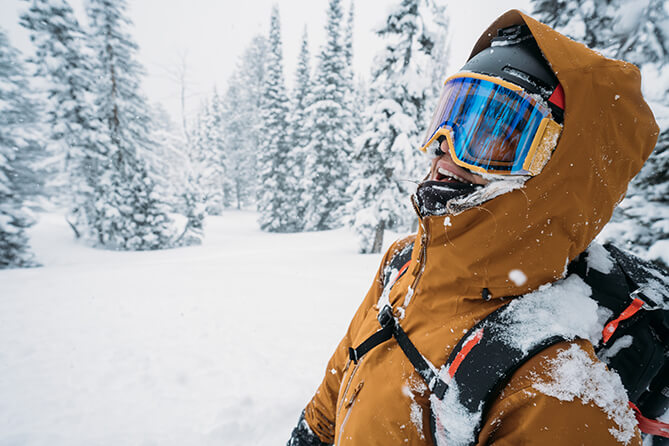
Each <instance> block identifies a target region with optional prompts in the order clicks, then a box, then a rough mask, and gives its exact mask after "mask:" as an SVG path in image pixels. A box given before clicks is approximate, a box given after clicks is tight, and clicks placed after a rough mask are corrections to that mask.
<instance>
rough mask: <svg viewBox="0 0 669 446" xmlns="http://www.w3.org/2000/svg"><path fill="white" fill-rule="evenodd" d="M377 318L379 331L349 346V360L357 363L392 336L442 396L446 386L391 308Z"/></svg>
mask: <svg viewBox="0 0 669 446" xmlns="http://www.w3.org/2000/svg"><path fill="white" fill-rule="evenodd" d="M378 320H379V324H381V329H380V330H379V331H377V332H376V333H374V334H373V335H371V336H370V337H369V338H367V339H366V340H365V341H363V342H362V344H360V345H359V346H358V347H356V348H353V347H349V349H348V354H349V358H350V359H351V361H353V362H356V363H357V362H358V361H359V360H360V359H361V358H362V357H363V356H364V355H365V354H366V353H367V352H369V351H370V350H371V349H373V348H374V347H376V346H377V345H379V344H381V343H383V342H385V341H387V340H389V339H390V338H391V337H394V338H395V340H396V341H397V343H398V344H399V346H400V348H401V349H402V352H404V355H405V356H406V357H407V358H408V359H409V362H411V365H413V367H414V369H416V371H417V372H418V374H419V375H420V376H421V377H422V378H423V379H424V380H425V382H426V383H427V385H428V387H429V389H430V391H431V392H432V393H434V394H435V395H437V397H438V398H440V399H441V398H443V397H444V393H445V392H446V389H447V388H448V386H447V385H446V383H445V382H444V381H443V380H442V379H441V378H439V376H438V375H437V372H436V370H434V368H433V367H431V366H430V364H428V362H427V361H426V360H425V358H424V357H423V355H421V354H420V352H419V351H418V349H417V348H416V346H415V345H414V344H413V342H411V339H409V336H408V335H407V334H406V332H405V331H404V329H402V326H401V325H400V323H399V322H398V321H397V320H396V319H395V316H394V315H393V310H392V308H391V307H390V306H389V305H386V306H385V307H383V309H382V310H381V311H380V312H379V316H378Z"/></svg>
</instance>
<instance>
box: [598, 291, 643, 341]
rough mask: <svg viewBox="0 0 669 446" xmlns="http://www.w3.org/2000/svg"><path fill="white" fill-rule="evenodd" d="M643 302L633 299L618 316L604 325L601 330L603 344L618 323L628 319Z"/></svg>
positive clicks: (611, 334)
mask: <svg viewBox="0 0 669 446" xmlns="http://www.w3.org/2000/svg"><path fill="white" fill-rule="evenodd" d="M643 304H644V302H643V301H642V300H641V299H639V298H636V299H634V300H633V301H632V303H631V304H630V306H629V307H627V308H625V311H623V312H622V313H620V316H618V317H617V318H616V319H614V320H612V321H611V322H609V323H608V324H606V327H604V330H602V338H603V339H604V343H605V344H606V343H607V342H609V339H611V336H613V333H615V331H616V330H617V329H618V324H620V323H621V322H622V321H624V320H625V319H629V318H631V317H632V316H634V315H635V314H636V312H637V311H639V310H640V309H641V307H643Z"/></svg>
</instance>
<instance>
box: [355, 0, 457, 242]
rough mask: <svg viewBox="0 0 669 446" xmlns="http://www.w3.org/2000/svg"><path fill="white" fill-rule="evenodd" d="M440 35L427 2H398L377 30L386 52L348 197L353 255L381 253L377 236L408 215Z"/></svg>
mask: <svg viewBox="0 0 669 446" xmlns="http://www.w3.org/2000/svg"><path fill="white" fill-rule="evenodd" d="M447 30H448V21H447V19H446V13H445V11H444V10H443V8H441V7H439V6H438V5H437V4H435V3H434V2H433V1H432V0H401V1H400V2H398V3H397V4H396V5H395V6H394V7H393V8H392V9H391V10H390V13H389V15H388V18H387V19H386V22H385V23H384V24H383V26H382V27H381V28H379V29H378V30H377V34H378V35H379V36H380V37H382V38H383V39H384V40H385V42H386V44H385V46H384V48H383V50H381V51H380V52H379V54H378V55H377V56H376V58H375V63H374V68H373V70H372V81H371V92H370V95H371V102H370V105H369V107H368V108H367V110H366V111H365V114H364V116H363V122H364V130H363V133H362V135H361V136H360V137H359V138H358V139H357V140H356V149H355V153H354V158H353V159H354V174H353V177H354V179H353V180H352V182H351V186H350V187H349V192H348V193H349V194H350V195H351V196H352V199H351V202H350V203H349V204H348V206H347V213H348V214H349V215H350V216H351V223H352V225H353V227H354V230H355V232H356V233H357V235H358V239H359V250H360V252H380V249H381V245H382V243H383V233H384V230H386V229H391V228H394V229H399V228H402V227H407V226H408V224H409V222H410V221H411V220H409V219H410V218H412V217H413V215H414V214H413V212H412V210H411V206H410V200H409V195H410V193H411V192H412V191H413V184H414V183H412V182H411V181H409V180H413V181H415V182H417V181H418V180H419V179H420V177H421V176H422V174H424V172H425V171H426V168H427V167H426V166H427V160H426V159H425V157H423V156H421V155H420V152H419V151H418V149H417V148H418V145H419V139H420V138H421V137H422V136H423V132H424V130H425V129H424V126H426V125H427V124H428V121H429V118H430V116H429V115H430V113H431V111H432V107H433V105H434V103H435V101H436V100H438V95H439V87H440V86H441V80H442V79H443V77H444V75H445V72H446V63H447V57H448V51H447V50H446V48H447V45H446V35H447Z"/></svg>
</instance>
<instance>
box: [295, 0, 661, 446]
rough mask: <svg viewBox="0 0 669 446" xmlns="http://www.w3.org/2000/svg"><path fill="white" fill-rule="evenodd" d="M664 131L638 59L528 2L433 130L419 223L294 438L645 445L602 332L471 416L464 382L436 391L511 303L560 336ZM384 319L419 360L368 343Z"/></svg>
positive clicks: (497, 34)
mask: <svg viewBox="0 0 669 446" xmlns="http://www.w3.org/2000/svg"><path fill="white" fill-rule="evenodd" d="M657 135H658V127H657V125H656V123H655V120H654V118H653V115H652V113H651V111H650V109H649V107H648V106H647V104H646V103H645V101H644V99H643V97H642V94H641V91H640V74H639V70H638V69H637V68H636V67H635V66H633V65H632V64H629V63H625V62H623V61H618V60H611V59H607V58H605V57H604V56H602V55H601V54H599V53H597V52H594V51H592V50H590V49H588V48H587V47H585V46H584V45H582V44H580V43H577V42H574V41H572V40H570V39H568V38H567V37H565V36H563V35H561V34H559V33H558V32H556V31H554V30H553V29H551V28H550V27H548V26H546V25H544V24H542V23H540V22H538V21H536V20H534V19H532V18H531V17H529V16H527V15H525V14H523V13H522V12H520V11H517V10H512V11H509V12H507V13H506V14H504V15H502V16H501V17H500V18H498V19H497V20H496V21H495V22H494V23H493V24H492V25H491V26H490V27H489V28H488V29H487V30H486V31H485V32H484V33H483V35H482V36H481V38H480V39H479V41H478V42H477V43H476V45H475V47H474V49H473V51H472V53H471V56H470V59H469V60H468V62H467V63H466V64H465V65H464V67H463V68H462V70H461V71H460V72H458V73H456V75H454V76H452V77H450V78H449V79H447V81H446V82H445V84H444V87H443V91H442V95H441V98H440V102H439V104H438V106H437V110H436V112H435V114H434V117H433V120H432V122H431V124H430V125H429V126H428V132H427V136H426V138H425V141H424V142H423V146H422V147H421V148H422V149H423V150H426V151H428V150H429V151H432V153H433V154H434V157H433V159H432V163H431V166H430V171H429V175H428V177H427V178H426V179H425V180H424V181H423V182H422V183H421V184H420V185H419V187H418V189H417V191H416V193H415V194H414V195H413V197H412V198H413V202H414V208H415V210H416V212H417V214H418V217H419V220H420V224H419V229H418V233H417V234H416V235H414V236H410V237H407V238H405V239H403V240H399V241H397V242H395V243H394V244H393V245H392V246H391V247H390V249H389V250H388V252H387V253H386V254H385V256H384V258H383V260H382V263H381V266H380V267H379V270H378V271H377V273H376V277H375V278H374V280H373V282H372V286H371V288H370V290H369V292H368V293H367V295H366V297H365V298H364V300H363V302H362V304H361V305H360V307H359V309H358V310H357V312H356V313H355V315H354V316H353V320H352V321H351V323H350V326H349V328H348V330H347V332H346V334H345V335H344V337H343V339H342V340H341V342H340V344H339V346H338V347H337V349H336V350H335V352H334V354H333V355H332V358H331V359H330V361H329V362H328V364H327V366H326V372H325V377H324V379H323V382H322V383H321V385H320V386H319V388H318V390H317V391H316V393H315V395H314V396H313V398H312V399H311V401H310V402H309V403H308V404H307V406H306V408H305V409H304V411H303V412H302V415H301V417H300V419H299V422H298V424H297V426H296V427H295V429H294V430H293V432H292V435H291V438H290V440H289V441H288V445H291V446H299V445H331V444H335V445H377V444H378V445H392V444H411V445H428V444H439V445H442V444H449V445H451V446H453V445H459V444H479V445H484V444H485V445H517V444H523V445H535V444H536V445H544V446H545V445H557V444H560V445H563V444H569V445H572V444H591V445H594V444H597V445H604V444H619V443H621V444H627V445H640V444H641V437H640V433H639V430H638V429H637V427H636V420H635V419H634V416H633V414H632V413H631V410H629V409H627V405H626V404H627V402H626V401H624V399H625V398H626V396H625V391H624V389H621V385H620V381H619V380H618V381H616V379H615V377H614V376H613V375H612V373H613V372H610V371H608V370H606V368H604V367H603V364H602V363H601V362H599V360H598V359H597V357H596V356H595V353H594V348H593V343H594V342H595V341H596V336H595V338H594V339H593V338H588V337H587V336H586V335H587V333H585V334H581V333H580V332H578V333H576V335H575V336H572V337H571V338H570V339H571V340H564V341H561V342H558V343H557V344H554V345H551V346H549V347H548V348H545V349H543V350H541V351H539V352H538V353H537V354H535V355H534V356H532V357H531V358H530V359H529V360H528V361H527V362H526V363H524V364H523V365H522V366H520V368H518V369H517V370H516V371H515V372H514V373H513V374H512V375H511V376H510V378H509V380H508V382H507V383H506V384H505V385H504V387H503V389H502V390H501V391H500V392H499V393H498V394H497V395H496V397H495V398H494V400H493V401H491V402H490V404H489V405H488V406H487V407H486V408H485V410H482V409H481V410H479V411H478V412H476V411H473V412H463V411H462V410H461V409H462V408H460V407H459V406H458V403H457V398H456V399H449V398H450V397H449V393H448V392H447V393H446V394H445V397H444V398H443V399H439V400H437V399H435V397H434V393H435V387H437V386H435V385H434V384H435V382H436V381H438V377H442V376H443V377H445V376H446V375H443V367H442V369H440V366H442V365H444V364H445V363H446V362H447V360H448V358H449V356H450V354H451V352H453V351H454V348H455V347H456V345H458V343H459V342H461V339H462V337H463V334H464V333H468V332H469V330H470V329H471V328H472V327H473V326H475V324H477V322H479V321H481V320H483V319H484V318H486V316H488V315H490V314H491V313H493V312H495V311H496V310H498V309H501V308H503V307H505V306H511V305H514V302H516V301H518V302H520V299H521V298H522V297H524V296H533V299H534V300H533V301H532V302H535V303H534V304H532V305H535V306H532V307H530V309H529V311H528V312H527V315H526V319H527V320H535V319H534V318H536V321H541V320H544V322H545V321H548V322H545V324H544V325H539V326H538V330H546V331H550V330H552V329H553V324H552V322H551V317H555V318H556V319H559V317H558V315H557V314H556V313H558V312H559V311H557V310H555V313H554V309H555V308H558V309H559V308H560V307H559V305H560V304H561V303H564V305H567V303H570V302H585V300H587V298H588V295H589V293H590V292H591V290H590V289H589V288H587V286H586V285H584V284H582V282H579V281H578V280H575V279H574V280H569V279H570V276H569V275H568V272H567V265H568V264H569V263H570V262H571V261H573V260H574V259H576V258H577V257H578V256H579V255H580V254H581V253H583V252H584V251H586V250H587V249H590V250H591V254H590V256H589V258H590V259H591V260H592V259H594V258H595V257H596V256H599V257H601V258H602V259H600V262H599V264H600V265H601V264H603V263H606V262H605V261H604V260H606V259H605V257H606V254H605V253H604V254H602V250H603V248H601V250H600V249H598V248H596V247H595V246H596V245H591V244H592V242H593V240H594V238H595V236H596V235H597V234H598V233H599V232H600V231H601V229H602V228H603V227H604V225H605V224H606V223H607V221H608V220H609V219H610V218H611V215H612V212H613V209H614V207H615V206H616V204H617V203H619V202H620V200H621V199H622V198H623V196H624V194H625V191H626V188H627V185H628V183H629V181H630V180H631V179H632V178H633V176H634V175H635V174H636V173H637V172H638V171H639V170H640V168H641V166H642V165H643V163H644V161H645V160H646V159H647V157H648V156H649V155H650V153H651V151H652V149H653V147H654V145H655V142H656V139H657ZM589 246H590V248H589ZM398 259H399V260H398ZM593 262H594V261H593ZM594 267H597V265H596V264H595V263H593V268H594ZM600 268H602V267H601V266H600ZM546 284H552V285H551V286H547V285H546ZM579 293H580V294H583V295H584V296H583V299H585V300H581V301H574V300H572V299H574V296H575V295H576V294H579ZM516 296H521V297H516ZM525 302H527V300H526V301H525ZM542 305H543V306H542ZM517 307H518V306H517ZM570 311H571V312H569V311H567V313H565V314H566V315H567V316H566V319H568V320H566V322H565V324H566V325H569V323H570V321H571V323H572V325H573V326H574V327H576V328H574V329H575V330H578V326H580V325H581V322H582V321H586V322H587V320H588V319H587V317H586V313H588V314H590V313H592V315H593V316H592V317H593V318H594V319H597V315H596V314H594V311H593V310H592V309H591V308H590V307H587V308H586V307H584V308H583V309H581V308H572V309H571V310H570ZM384 312H386V313H387V314H386V316H387V317H386V316H384V314H383V313H384ZM384 317H386V320H387V318H388V317H389V318H390V319H392V320H394V321H396V323H397V324H398V325H399V326H401V329H402V330H403V333H405V334H406V338H408V339H409V340H410V343H411V345H412V346H413V347H414V348H415V351H416V352H417V353H414V355H413V358H412V357H411V356H412V355H411V352H410V351H409V353H407V350H411V348H407V347H406V341H405V343H404V344H402V343H401V341H400V340H399V338H400V337H399V336H395V335H393V337H396V338H397V341H396V340H395V339H394V338H391V337H390V336H386V337H385V338H384V339H381V340H379V339H376V340H375V341H374V342H371V341H370V342H371V343H372V344H374V345H371V346H370V345H367V346H366V344H365V342H367V340H369V339H374V338H373V337H374V335H375V333H377V332H379V328H380V325H379V324H380V323H381V324H383V323H384V322H383V320H384ZM542 317H543V318H544V319H541V318H542ZM588 317H590V316H588ZM559 322H560V321H557V322H556V324H558V323H559ZM382 326H384V327H385V325H382ZM521 328H523V327H521ZM523 329H524V328H523ZM521 331H522V330H520V329H519V330H518V333H516V332H514V333H511V335H512V336H517V337H518V339H516V341H514V342H519V343H521V344H522V341H523V339H522V333H520V332H521ZM600 333H601V332H600ZM377 336H378V335H377ZM389 338H390V339H389ZM600 338H601V335H600ZM463 341H467V342H470V341H471V339H469V340H466V339H465V340H463ZM370 342H367V343H368V344H369V343H370ZM467 342H466V343H467ZM421 361H422V363H424V364H429V367H427V368H428V369H433V370H437V373H438V375H435V374H434V373H433V374H432V375H430V374H429V373H430V372H429V370H428V373H427V375H426V374H425V373H422V372H421V369H420V367H417V366H416V365H415V362H419V363H421ZM446 371H448V370H446ZM426 376H428V378H426ZM430 376H432V378H430ZM444 379H446V378H444ZM435 380H436V381H435ZM428 381H431V382H428ZM452 387H453V388H455V389H456V390H455V391H457V387H455V386H452ZM460 390H462V389H460ZM620 392H622V396H621V393H620ZM442 393H443V392H442ZM470 403H471V401H470ZM473 403H474V404H473V406H474V407H479V408H481V407H482V406H481V405H478V406H477V404H478V401H474V402H473ZM475 427H476V429H475Z"/></svg>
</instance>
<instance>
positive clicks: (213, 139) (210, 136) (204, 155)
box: [188, 91, 225, 215]
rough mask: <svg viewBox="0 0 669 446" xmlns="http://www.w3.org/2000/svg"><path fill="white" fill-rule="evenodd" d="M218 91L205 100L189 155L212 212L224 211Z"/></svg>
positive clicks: (223, 173) (194, 175) (194, 179)
mask: <svg viewBox="0 0 669 446" xmlns="http://www.w3.org/2000/svg"><path fill="white" fill-rule="evenodd" d="M222 119H223V117H222V113H221V104H220V99H219V97H218V93H217V92H216V91H214V93H213V95H212V96H211V100H210V101H206V102H205V103H203V105H202V107H201V109H200V112H199V114H198V117H197V121H196V125H195V128H194V129H193V130H192V131H191V138H190V147H189V148H188V156H189V158H190V166H191V169H192V173H191V174H190V176H191V178H192V179H193V181H197V184H198V188H199V190H200V193H201V196H202V199H203V200H204V206H205V208H206V210H207V213H208V214H210V215H220V214H221V212H222V211H223V205H224V201H223V179H224V178H225V172H224V164H223V163H224V159H223V155H224V152H223V145H224V140H223V122H222Z"/></svg>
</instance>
